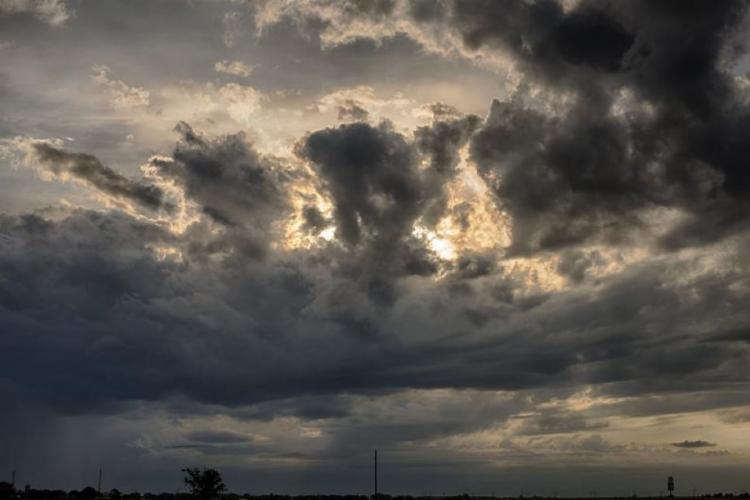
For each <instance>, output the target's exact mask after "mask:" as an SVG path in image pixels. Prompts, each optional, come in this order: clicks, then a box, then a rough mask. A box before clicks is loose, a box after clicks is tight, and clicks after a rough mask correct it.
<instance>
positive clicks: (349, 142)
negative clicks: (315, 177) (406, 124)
mask: <svg viewBox="0 0 750 500" xmlns="http://www.w3.org/2000/svg"><path fill="white" fill-rule="evenodd" d="M298 151H299V154H300V155H301V156H302V157H304V158H307V159H309V160H310V161H311V162H312V163H313V164H314V165H316V167H317V168H318V169H319V172H320V175H321V177H322V178H323V179H324V181H325V183H326V186H327V188H328V190H329V191H330V192H331V195H332V197H333V200H334V203H335V205H334V206H335V217H336V227H337V229H336V231H337V234H338V235H339V237H340V238H341V239H342V241H344V242H345V243H347V244H348V245H357V244H358V243H360V242H361V241H362V240H366V239H374V240H379V241H383V242H388V241H394V240H396V241H398V240H400V239H401V238H402V237H404V236H405V235H406V234H407V232H409V231H410V227H411V223H412V222H413V221H414V220H415V219H416V217H417V216H418V215H419V210H420V204H421V201H422V196H423V195H422V186H421V182H420V178H419V173H418V171H417V169H416V157H415V156H416V155H415V152H414V150H413V148H412V147H411V145H410V144H409V143H408V142H407V141H406V140H405V139H404V137H402V136H401V134H399V133H397V132H395V131H393V130H392V129H391V127H390V125H389V124H387V123H382V124H381V125H380V126H378V127H373V126H370V125H368V124H365V123H354V124H351V125H342V126H340V127H339V128H335V129H326V130H322V131H319V132H315V133H313V134H311V135H310V136H309V137H307V138H306V139H305V140H304V142H303V143H302V144H301V145H300V147H299V148H298Z"/></svg>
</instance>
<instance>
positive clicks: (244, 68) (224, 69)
mask: <svg viewBox="0 0 750 500" xmlns="http://www.w3.org/2000/svg"><path fill="white" fill-rule="evenodd" d="M254 69H255V66H248V65H247V64H245V63H243V62H242V61H229V60H227V59H224V60H223V61H219V62H217V63H216V64H215V65H214V70H215V71H216V72H217V73H224V74H226V75H234V76H245V77H247V76H250V75H251V74H252V73H253V70H254Z"/></svg>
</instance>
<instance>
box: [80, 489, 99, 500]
mask: <svg viewBox="0 0 750 500" xmlns="http://www.w3.org/2000/svg"><path fill="white" fill-rule="evenodd" d="M97 497H99V492H98V491H96V489H95V488H94V487H93V486H86V487H85V488H84V489H82V490H81V492H80V493H79V494H78V498H79V499H80V500H94V499H95V498H97Z"/></svg>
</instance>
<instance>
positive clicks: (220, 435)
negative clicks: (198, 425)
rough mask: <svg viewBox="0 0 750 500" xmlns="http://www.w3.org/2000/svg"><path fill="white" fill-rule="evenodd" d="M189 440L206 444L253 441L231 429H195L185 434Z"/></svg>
mask: <svg viewBox="0 0 750 500" xmlns="http://www.w3.org/2000/svg"><path fill="white" fill-rule="evenodd" d="M185 437H186V438H187V439H188V441H194V442H197V443H206V444H227V443H246V442H248V441H251V439H250V438H248V437H247V436H243V435H242V434H237V433H236V432H231V431H216V430H205V431H193V432H191V433H189V434H187V435H186V436H185Z"/></svg>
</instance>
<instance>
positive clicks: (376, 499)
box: [374, 448, 378, 500]
mask: <svg viewBox="0 0 750 500" xmlns="http://www.w3.org/2000/svg"><path fill="white" fill-rule="evenodd" d="M374 498H375V500H378V449H377V448H375V497H374Z"/></svg>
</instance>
